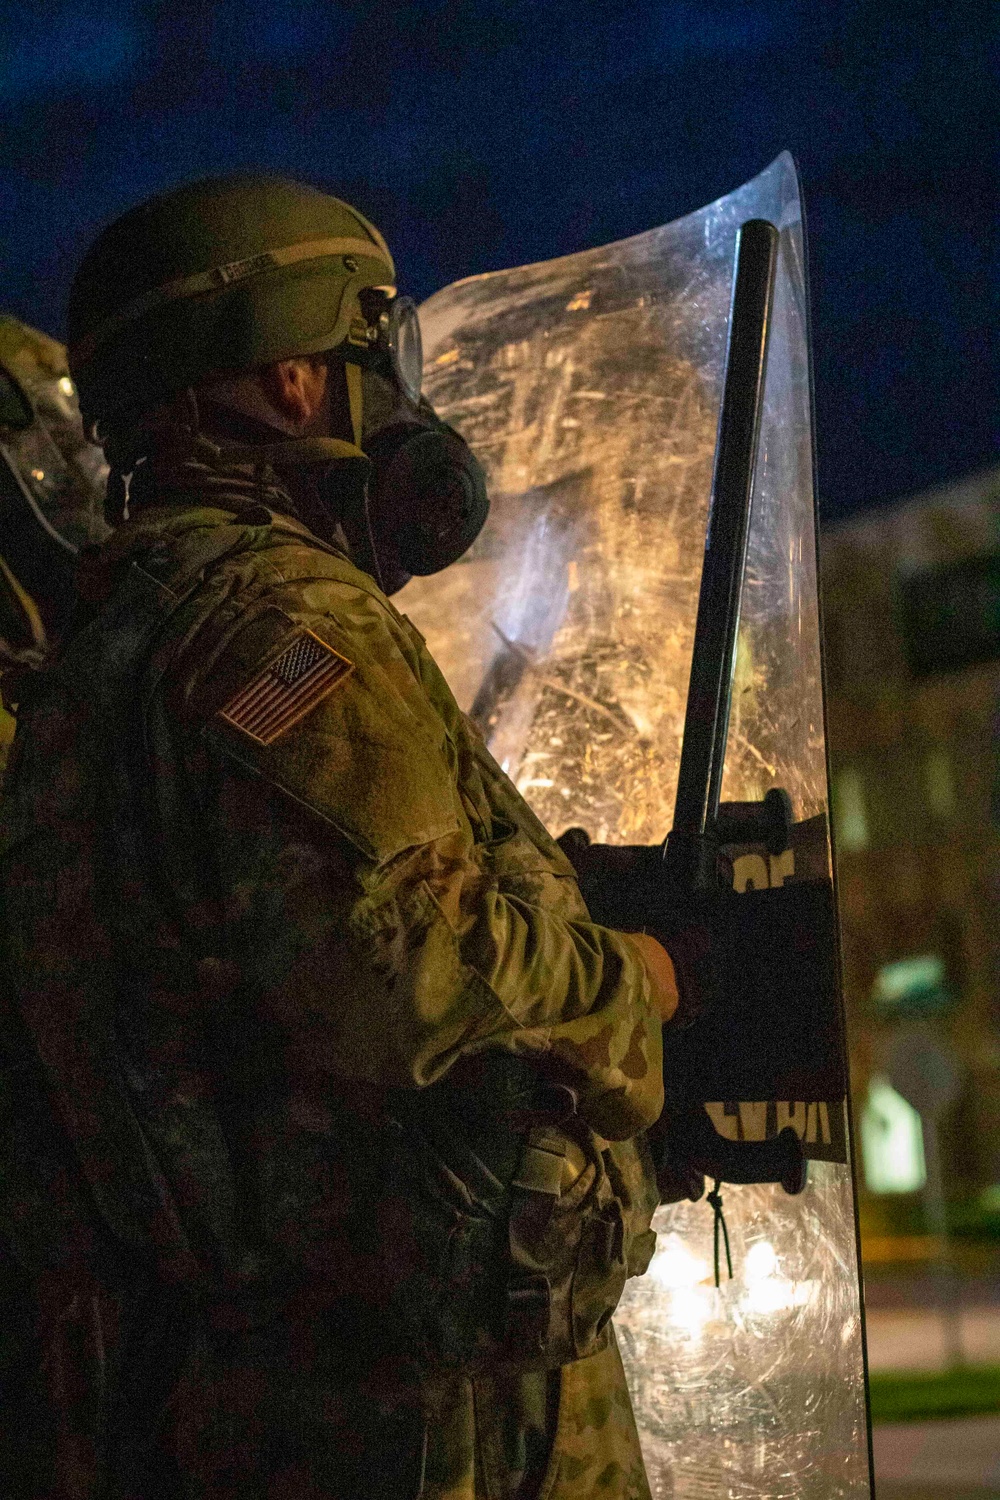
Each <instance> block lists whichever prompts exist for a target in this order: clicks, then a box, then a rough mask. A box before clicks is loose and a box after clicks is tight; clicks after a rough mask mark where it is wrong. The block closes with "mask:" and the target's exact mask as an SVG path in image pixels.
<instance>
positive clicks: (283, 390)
mask: <svg viewBox="0 0 1000 1500" xmlns="http://www.w3.org/2000/svg"><path fill="white" fill-rule="evenodd" d="M257 378H258V380H259V382H260V387H261V390H262V392H263V394H264V396H265V398H266V400H267V401H268V403H269V404H270V405H271V406H272V407H273V408H274V410H275V411H276V412H277V413H278V415H279V416H280V417H281V418H282V420H283V423H284V424H285V425H286V426H287V428H288V430H289V431H290V432H292V433H293V434H294V436H296V437H307V436H311V435H313V434H315V433H318V432H319V431H320V429H321V428H325V427H326V426H327V425H328V419H329V384H330V377H329V370H328V368H327V363H326V360H325V358H323V357H322V356H320V355H315V356H309V355H302V356H297V357H295V358H293V359H281V360H278V362H277V363H276V364H273V365H266V366H265V367H264V368H263V369H262V370H261V371H260V372H259V373H258V377H257Z"/></svg>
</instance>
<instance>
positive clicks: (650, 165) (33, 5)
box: [0, 0, 1000, 517]
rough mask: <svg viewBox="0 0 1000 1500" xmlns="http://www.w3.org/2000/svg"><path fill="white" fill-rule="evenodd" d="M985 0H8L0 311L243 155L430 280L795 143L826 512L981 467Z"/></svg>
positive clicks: (987, 420) (986, 404)
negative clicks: (378, 238)
mask: <svg viewBox="0 0 1000 1500" xmlns="http://www.w3.org/2000/svg"><path fill="white" fill-rule="evenodd" d="M998 61H1000V5H998V4H997V3H996V0H940V3H936V4H926V3H925V4H921V3H920V0H906V3H900V0H854V3H838V0H764V3H759V4H757V3H752V0H751V3H739V0H672V3H664V4H650V3H645V4H629V3H625V4H615V3H613V0H608V3H604V4H596V3H589V0H588V3H576V4H571V3H563V0H415V3H409V4H378V3H354V4H335V3H329V0H271V3H270V4H269V5H267V6H263V5H261V4H259V3H257V0H242V3H241V0H164V3H160V4H154V3H148V0H120V3H114V0H80V3H77V4H70V3H66V0H25V3H22V4H20V5H18V4H14V3H10V4H8V5H7V6H5V7H4V14H3V16H2V17H0V226H2V229H0V234H2V261H0V264H2V267H3V283H2V289H0V308H3V309H4V310H6V311H11V312H14V313H15V314H17V315H18V316H20V317H23V318H25V319H27V320H28V321H30V322H33V323H36V324H38V325H40V326H41V327H44V328H46V329H47V330H48V331H50V332H52V333H55V334H57V335H60V334H61V333H62V330H63V314H64V307H65V301H66V293H67V288H68V285H69V280H70V277H71V275H72V272H73V268H74V266H75V264H76V262H77V261H78V259H79V257H80V255H81V254H82V252H83V250H84V248H85V247H86V245H87V243H88V242H89V240H90V239H91V238H92V236H93V235H94V233H95V232H96V230H97V229H98V228H99V227H100V226H101V225H102V224H103V223H105V222H107V220H108V219H110V218H113V217H114V216H116V215H117V214H119V213H120V212H121V211H122V210H124V209H125V208H127V207H129V206H130V205H131V204H132V203H134V202H135V201H136V200H137V199H139V198H142V197H145V196H146V195H148V194H149V193H152V192H155V191H158V190H161V189H163V188H166V187H169V186H171V185H173V184H175V183H177V182H180V181H183V180H185V179H188V178H191V177H195V176H200V175H204V174H206V173H213V172H218V171H225V170H230V169H234V168H239V167H267V168H270V169H275V170H280V171H286V172H288V173H291V174H293V175H297V176H300V177H303V178H305V179H308V180H310V181H313V182H315V183H317V184H319V185H321V186H327V187H329V188H331V189H332V190H334V191H336V192H338V193H340V194H342V195H343V196H346V197H348V198H351V199H353V200H354V201H355V202H356V203H357V204H358V206H359V207H361V208H363V209H365V210H366V211H367V212H368V213H369V214H370V215H371V216H372V217H373V218H374V219H375V220H376V222H377V223H378V224H379V225H380V227H381V228H382V229H383V230H384V231H385V233H386V235H387V237H388V238H389V241H390V243H391V244H392V246H393V249H394V251H395V254H396V258H397V263H398V265H399V267H400V280H401V283H402V284H403V285H405V286H406V287H407V289H409V290H411V291H412V292H413V293H414V294H415V295H417V296H418V297H423V296H425V295H427V294H428V293H429V292H431V291H433V290H434V289H435V288H436V287H438V286H441V285H443V284H444V283H446V282H449V281H453V280H454V279H455V278H456V277H459V276H465V275H469V274H470V273H472V272H476V271H483V270H489V269H493V268H495V267H500V266H508V265H513V264H517V263H520V262H525V261H531V260H541V259H546V258H548V257H550V256H553V255H558V254H561V253H565V252H567V251H572V250H577V249H582V248H584V247H585V246H589V245H595V244H600V243H603V242H605V241H608V240H612V239H619V238H621V237H622V236H624V235H628V234H633V233H636V232H637V231H640V230H643V229H648V228H651V227H652V226H653V225H656V224H661V223H664V222H665V221H667V220H669V219H672V218H676V217H677V216H678V215H679V214H682V213H685V212H687V211H689V210H691V209H694V208H698V207H700V206H701V205H702V204H704V203H706V202H708V201H710V200H711V199H713V198H715V197H717V196H718V195H719V194H721V193H724V192H727V191H729V190H730V189H731V188H733V187H735V186H737V185H738V184H739V183H740V182H742V181H744V180H745V179H746V178H748V177H750V176H752V175H753V174H754V173H755V172H757V171H759V170H760V168H761V167H763V166H764V165H766V163H767V162H768V161H770V160H771V158H772V157H774V156H775V155H776V154H777V153H778V151H780V150H781V149H783V148H786V147H787V148H789V149H791V150H792V151H793V152H794V153H795V155H796V156H797V158H798V160H799V163H800V166H801V169H802V174H803V179H804V186H805V193H806V204H807V210H808V213H809V221H810V232H811V251H812V277H813V307H814V328H815V334H814V338H815V352H816V376H817V404H818V421H819V454H820V489H821V495H822V502H823V508H824V512H825V513H826V514H827V515H828V516H830V517H833V516H835V515H840V514H844V513H846V512H847V511H849V510H853V509H856V508H858V507H860V506H866V505H876V504H881V503H884V502H886V501H888V500H890V499H893V498H895V497H897V496H899V495H901V494H906V493H908V492H911V491H913V490H917V489H922V488H925V487H927V486H928V485H931V484H934V483H937V482H940V481H943V480H946V479H949V478H953V477H958V476H960V475H963V474H965V473H967V472H969V471H970V470H973V469H975V468H978V467H981V466H984V465H986V464H989V463H993V462H996V461H997V460H998V458H1000V454H998V452H997V435H998V398H997V390H998V379H997V377H998V368H997V366H998V359H997V338H996V325H997V312H998V301H1000V299H998V285H1000V253H998V239H997V188H998V178H1000V172H998V165H1000V110H998V102H997V101H998Z"/></svg>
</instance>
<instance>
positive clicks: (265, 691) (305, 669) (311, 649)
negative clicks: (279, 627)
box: [218, 629, 354, 745]
mask: <svg viewBox="0 0 1000 1500" xmlns="http://www.w3.org/2000/svg"><path fill="white" fill-rule="evenodd" d="M353 671H354V663H353V662H351V661H348V659H347V657H346V656H341V654H340V652H339V651H335V650H334V649H333V647H332V646H328V645H327V643H326V641H323V640H320V638H319V636H318V635H313V633H312V631H311V630H306V629H302V630H300V631H298V632H297V634H296V635H294V636H293V637H292V639H291V640H290V641H289V642H288V644H287V645H286V646H284V647H283V648H282V650H281V651H280V652H279V654H278V655H277V656H276V657H274V658H273V659H272V660H271V661H270V662H268V663H267V665H266V666H265V667H263V668H261V669H260V670H259V671H258V672H257V673H256V674H255V675H254V676H253V677H252V678H251V679H250V681H249V682H247V683H244V685H243V686H242V687H241V688H240V689H239V691H238V692H236V693H234V694H233V696H232V697H231V698H230V699H229V702H228V703H224V704H223V706H222V707H221V708H220V709H219V711H218V715H219V718H220V719H223V720H224V721H225V723H227V724H231V725H232V726H233V728H234V729H239V730H241V731H242V732H243V733H244V734H248V735H249V736H250V738H251V739H252V740H256V741H257V742H258V743H259V744H261V745H271V744H273V743H274V741H275V740H276V739H278V738H280V736H281V735H283V734H284V733H285V731H286V730H287V729H291V727H292V725H293V724H297V723H298V722H299V720H300V719H303V718H305V716H306V714H307V713H309V711H310V710H311V709H313V708H315V707H316V705H317V703H322V701H323V699H324V698H325V697H327V695H328V694H330V693H332V692H333V690H334V688H336V687H339V686H340V685H341V684H342V683H343V682H346V680H347V678H348V677H349V676H350V675H351V673H352V672H353Z"/></svg>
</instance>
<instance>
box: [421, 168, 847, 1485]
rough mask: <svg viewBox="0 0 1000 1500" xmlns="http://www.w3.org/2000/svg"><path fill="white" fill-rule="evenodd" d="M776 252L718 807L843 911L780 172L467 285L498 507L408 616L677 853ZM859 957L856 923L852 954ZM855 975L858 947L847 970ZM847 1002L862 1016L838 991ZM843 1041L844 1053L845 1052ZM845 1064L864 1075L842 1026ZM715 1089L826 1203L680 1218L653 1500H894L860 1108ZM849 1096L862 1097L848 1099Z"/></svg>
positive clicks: (432, 310) (493, 742)
mask: <svg viewBox="0 0 1000 1500" xmlns="http://www.w3.org/2000/svg"><path fill="white" fill-rule="evenodd" d="M751 219H759V220H764V221H769V222H770V223H771V224H773V225H774V226H775V227H776V228H777V230H778V231H779V237H778V254H777V270H776V276H775V282H774V292H773V301H772V306H771V334H770V350H769V357H768V361H767V366H766V374H765V380H764V387H763V403H762V412H761V417H760V436H759V445H758V448H757V461H756V468H755V477H754V482H753V493H752V508H751V512H750V521H749V535H748V539H747V549H746V566H745V573H744V578H743V585H742V590H741V609H740V617H739V627H738V636H737V646H736V651H735V663H734V673H733V683H732V698H731V713H730V716H729V725H728V739H727V741H726V753H725V760H724V768H723V775H722V786H721V794H722V797H723V798H724V799H727V800H730V801H733V802H741V801H742V802H759V801H760V800H761V799H762V798H763V797H764V796H765V795H766V793H767V792H769V791H770V790H772V789H773V788H776V787H780V788H783V789H784V790H785V791H786V792H787V793H788V795H789V797H790V798H791V804H792V818H793V830H792V838H791V840H790V847H788V848H786V849H785V850H784V851H783V852H781V853H780V854H778V855H774V854H771V853H769V851H768V849H767V848H766V847H764V846H763V845H761V844H759V843H753V842H751V843H748V844H746V845H745V846H743V847H739V846H737V845H733V846H731V847H730V848H729V849H728V851H727V853H728V855H729V858H730V869H731V876H732V881H733V886H734V889H735V890H737V891H740V892H753V891H754V890H761V889H768V888H771V887H780V886H782V885H783V884H785V883H786V882H793V881H795V880H805V881H810V882H812V883H813V884H814V885H816V884H818V885H820V886H823V885H825V886H826V887H827V888H828V889H831V890H832V865H831V855H830V844H829V824H828V816H827V814H828V778H827V765H826V747H825V728H824V708H823V689H822V665H821V647H820V628H819V608H818V592H817V572H816V522H815V502H814V493H813V459H812V427H811V391H810V378H809V356H808V326H807V304H806V279H805V266H804V253H803V229H802V215H801V204H800V199H799V192H798V185H797V180H796V174H795V168H794V164H793V162H792V160H791V158H790V157H789V156H787V155H783V156H781V157H779V158H778V159H777V161H775V162H774V163H773V164H772V165H771V166H770V167H769V168H768V169H767V170H766V171H764V172H763V173H762V174H761V175H760V176H759V177H757V178H755V179H754V180H753V181H752V182H750V183H748V184H746V185H745V186H744V187H742V188H740V189H738V190H737V191H736V192H734V193H732V194H730V195H729V196H728V197H726V198H723V199H720V200H719V201H718V202H716V203H713V204H711V205H709V206H708V207H707V208H705V209H702V210H701V211H699V212H697V213H694V214H691V215H689V216H688V217H686V218H684V219H681V220H678V221H677V222H675V223H673V224H669V225H667V226H665V227H663V228H661V229H655V230H651V231H649V232H648V233H646V234H641V235H638V236H636V237H634V238H632V239H629V240H625V241H622V242H620V243H618V244H614V245H610V246H606V247H602V248H600V249H596V250H590V251H585V252H581V253H580V254H577V255H572V256H567V257H563V258H561V259H558V260H554V261H550V262H546V263H543V264H539V265H534V266H527V267H521V268H518V269H515V270H511V271H502V272H495V273H491V274H488V275H484V276H478V277H473V278H470V279H469V280H466V281H463V282H459V283H457V284H456V285H454V286H452V287H448V288H446V289H445V290H444V291H442V292H440V293H438V294H436V295H435V296H434V297H432V298H431V299H430V300H429V301H428V302H427V303H425V304H424V306H423V307H422V308H421V325H422V330H423V337H424V348H425V351H426V361H425V382H426V389H427V394H428V396H429V398H430V400H431V401H432V403H433V404H434V406H435V407H436V409H437V410H438V411H439V412H441V413H442V415H444V416H445V417H446V418H448V419H449V420H450V421H453V422H454V423H455V424H456V425H457V426H458V427H459V428H460V429H461V431H462V433H463V435H464V436H465V437H466V438H467V439H468V441H469V442H470V443H471V445H472V446H473V448H474V449H475V451H476V453H477V455H478V457H479V458H480V460H481V461H482V463H483V465H484V467H485V469H486V471H487V476H488V480H489V483H490V490H491V496H492V513H491V517H490V520H489V522H488V524H487V527H486V528H485V530H484V532H483V533H482V535H481V536H480V538H479V540H478V541H477V543H476V544H475V546H474V547H473V548H472V550H471V551H470V552H469V553H468V554H467V556H466V557H465V558H464V559H463V560H462V561H461V562H460V563H459V564H457V565H456V566H455V567H453V568H451V569H450V570H449V571H448V572H447V573H445V574H443V575H440V576H438V577H435V578H432V579H416V580H414V581H413V582H412V583H411V584H410V585H408V587H407V589H406V590H405V591H404V592H403V594H402V595H401V596H400V600H399V602H400V604H401V606H402V608H403V609H404V610H405V611H406V612H407V614H408V615H409V616H410V618H411V619H412V620H413V621H414V623H415V624H416V625H417V627H418V628H419V629H420V630H421V631H422V632H423V634H424V635H425V636H426V638H427V641H428V644H429V646H430V648H431V651H432V652H433V654H434V656H435V657H436V659H437V660H438V662H439V663H440V665H441V667H442V669H443V670H444V672H445V675H446V676H447V677H448V679H449V681H450V683H451V686H452V688H453V690H454V691H455V693H456V696H457V698H458V700H459V702H460V703H461V704H462V706H463V707H464V708H466V709H467V710H468V711H469V712H470V713H471V714H472V716H473V717H474V718H475V719H476V720H477V722H478V723H479V725H480V727H481V728H482V730H483V732H484V733H485V735H486V737H487V740H488V742H489V744H490V748H491V749H492V751H493V753H494V755H495V756H496V758H497V759H498V760H499V761H500V763H501V765H502V766H503V767H504V769H505V770H506V771H507V773H508V774H509V775H510V776H511V778H512V779H513V780H514V782H515V783H516V785H517V787H518V788H519V790H520V791H521V792H522V794H523V795H524V796H525V798H526V799H527V800H528V802H529V803H530V804H531V805H532V807H533V808H534V810H535V811H536V813H538V815H539V816H540V817H541V818H542V819H543V821H544V822H545V823H546V824H547V825H548V827H549V828H550V829H551V830H552V832H553V833H556V834H558V833H560V832H561V831H562V830H563V829H565V828H567V827H569V826H572V825H576V826H580V827H582V828H584V829H585V830H586V831H587V832H588V833H589V834H590V836H591V837H592V838H593V839H594V840H595V841H598V842H601V843H610V844H643V843H644V844H650V845H652V844H657V843H660V842H661V841H662V840H663V838H664V836H665V835H666V833H667V831H668V829H669V827H670V823H671V818H672V815H673V811H674V801H675V792H676V788H677V779H678V768H679V763H680V752H681V740H682V734H683V727H684V713H685V702H686V698H687V692H688V685H689V677H690V673H691V661H692V651H693V646H694V633H695V620H696V614H697V608H698V594H699V585H700V581H701V573H702V560H703V557H704V555H705V541H706V525H707V520H708V507H709V495H710V491H711V484H712V472H713V454H714V451H715V445H716V432H717V426H718V419H719V410H720V403H721V400H722V390H723V381H724V373H725V358H726V348H727V337H728V332H729V318H730V307H731V291H732V281H733V268H734V250H735V246H736V240H737V234H738V231H739V228H740V226H741V225H742V224H744V223H745V222H746V221H748V220H751ZM826 941H828V942H829V943H830V944H831V945H832V944H835V929H834V928H833V927H831V928H830V931H829V934H828V937H827V939H826ZM828 957H829V961H830V964H831V966H832V967H833V968H834V969H835V955H834V954H833V953H832V952H831V953H830V954H829V955H828ZM838 1005H839V1000H838ZM828 1040H829V1039H828ZM836 1045H837V1047H838V1049H839V1051H840V1057H839V1065H840V1066H839V1076H840V1078H841V1080H842V1079H843V1076H844V1058H843V1037H842V1023H841V1017H840V1014H839V1012H838V1016H837V1039H836ZM831 1092H832V1090H831V1089H830V1088H829V1087H827V1088H826V1089H825V1090H823V1089H820V1090H818V1091H817V1089H815V1088H812V1089H810V1088H809V1087H807V1086H805V1085H803V1086H802V1087H801V1088H800V1089H799V1090H798V1092H797V1093H795V1092H794V1091H793V1085H792V1084H789V1086H788V1088H787V1089H786V1090H785V1093H787V1094H790V1095H792V1097H781V1098H779V1097H769V1098H767V1099H761V1098H759V1097H758V1098H751V1099H747V1098H745V1097H744V1098H741V1097H739V1095H737V1096H736V1097H730V1098H726V1097H719V1098H717V1099H715V1100H713V1101H711V1103H710V1104H708V1106H707V1107H708V1110H709V1114H710V1116H711V1118H712V1121H713V1124H714V1126H715V1128H716V1129H717V1130H718V1131H719V1133H720V1134H721V1135H723V1136H726V1137H729V1138H730V1139H734V1140H737V1139H738V1140H744V1139H745V1140H760V1139H763V1138H766V1137H767V1136H769V1135H774V1134H775V1133H776V1132H777V1131H779V1130H780V1129H782V1128H783V1127H789V1126H790V1127H791V1128H793V1129H794V1130H795V1131H796V1132H797V1133H798V1135H799V1136H800V1137H801V1139H802V1142H803V1145H804V1147H805V1152H806V1156H807V1158H808V1159H809V1165H808V1176H807V1182H806V1186H805V1189H804V1191H803V1192H802V1193H801V1194H799V1195H797V1196H794V1197H793V1196H788V1195H787V1194H785V1193H784V1191H783V1190H782V1188H781V1187H779V1186H777V1185H766V1186H743V1187H729V1188H727V1189H726V1217H727V1220H728V1226H729V1235H730V1241H731V1246H732V1252H733V1270H734V1275H733V1278H732V1280H730V1281H726V1280H723V1281H722V1283H721V1285H720V1286H718V1287H716V1286H715V1285H714V1284H713V1280H714V1278H713V1275H712V1261H713V1215H712V1213H711V1211H710V1210H709V1209H708V1208H707V1207H706V1205H705V1204H704V1203H703V1202H698V1203H690V1202H683V1203H680V1204H673V1205H669V1206H664V1207H661V1208H660V1210H659V1211H658V1214H657V1218H656V1220H655V1227H656V1229H657V1231H658V1235H659V1240H658V1250H657V1252H656V1255H655V1257H654V1259H653V1262H652V1264H651V1266H650V1269H649V1271H648V1272H647V1274H646V1275H645V1276H644V1277H642V1278H639V1279H637V1280H633V1281H632V1282H630V1283H629V1285H628V1287H627V1288H626V1293H625V1296H624V1298H623V1301H622V1304H621V1307H620V1309H619V1312H618V1314H617V1315H616V1319H615V1323H616V1327H617V1330H618V1337H619V1341H620V1343H621V1345H622V1352H623V1357H624V1359H625V1363H626V1369H627V1372H628V1377H629V1384H630V1387H631V1391H632V1396H633V1403H634V1406H635V1410H636V1418H637V1422H638V1426H639V1431H640V1436H641V1440H642V1444H643V1451H644V1454H645V1458H646V1465H647V1470H648V1473H649V1479H650V1485H651V1489H652V1491H653V1494H654V1495H655V1496H657V1497H667V1496H673V1497H676V1500H681V1497H690V1500H695V1497H706V1500H707V1497H709V1496H712V1497H714V1496H720V1497H721V1496H745V1497H751V1496H759V1495H768V1496H772V1497H778V1496H780V1497H787V1500H792V1497H796V1500H797V1497H816V1500H819V1497H823V1500H829V1497H833V1496H850V1497H852V1500H856V1497H858V1500H859V1497H862V1496H867V1495H869V1493H870V1477H871V1468H870V1443H869V1441H868V1424H867V1414H866V1392H865V1362H864V1344H863V1319H862V1306H861V1295H860V1281H859V1264H858V1251H857V1238H856V1227H855V1226H856V1217H855V1203H854V1194H853V1186H852V1176H851V1172H852V1168H851V1151H850V1131H849V1114H848V1107H847V1100H846V1098H845V1097H839V1096H838V1097H832V1098H831V1097H823V1095H824V1094H825V1095H827V1096H828V1095H829V1094H830V1093H831ZM840 1093H841V1094H842V1093H843V1084H842V1082H841V1084H840Z"/></svg>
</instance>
